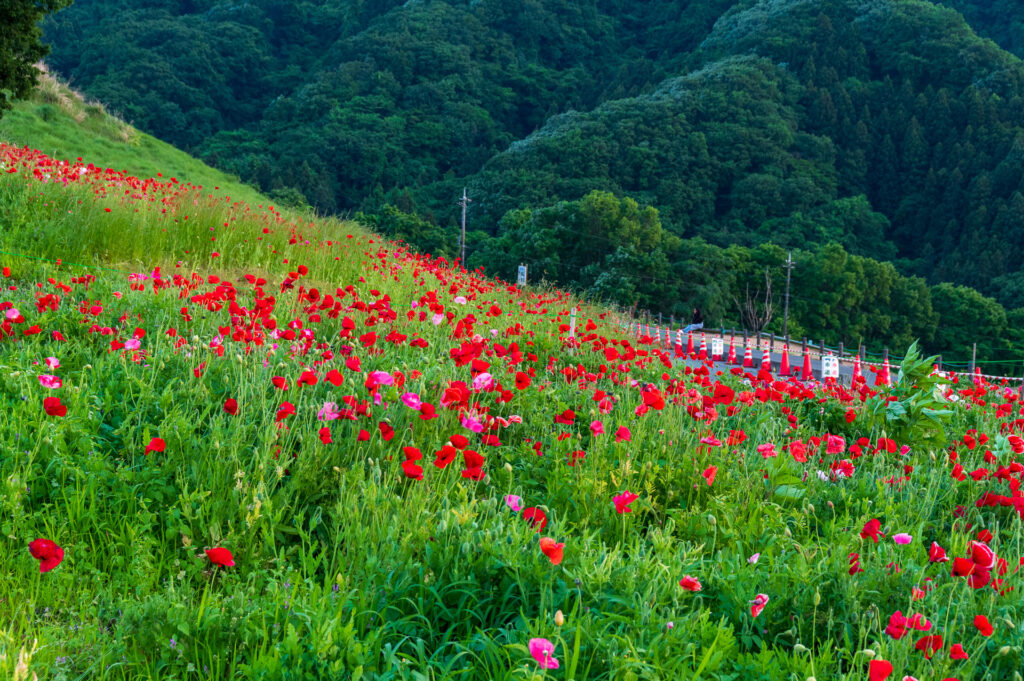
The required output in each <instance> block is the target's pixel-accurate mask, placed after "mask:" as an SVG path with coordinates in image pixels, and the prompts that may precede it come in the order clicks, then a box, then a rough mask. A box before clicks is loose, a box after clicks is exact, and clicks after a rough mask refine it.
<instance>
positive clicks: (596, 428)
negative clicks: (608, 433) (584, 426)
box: [590, 421, 604, 435]
mask: <svg viewBox="0 0 1024 681" xmlns="http://www.w3.org/2000/svg"><path fill="white" fill-rule="evenodd" d="M590 432H591V433H593V434H594V435H604V424H603V423H601V422H600V421H593V422H592V423H591V424H590Z"/></svg>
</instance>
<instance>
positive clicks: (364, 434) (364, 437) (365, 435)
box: [356, 429, 370, 442]
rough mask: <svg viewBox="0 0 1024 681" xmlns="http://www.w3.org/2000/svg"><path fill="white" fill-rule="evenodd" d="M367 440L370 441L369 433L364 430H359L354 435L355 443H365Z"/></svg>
mask: <svg viewBox="0 0 1024 681" xmlns="http://www.w3.org/2000/svg"><path fill="white" fill-rule="evenodd" d="M369 439H370V431H368V430H365V429H360V430H359V434H358V435H356V441H357V442H366V441H367V440H369Z"/></svg>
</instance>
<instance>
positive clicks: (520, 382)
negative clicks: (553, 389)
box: [516, 371, 532, 390]
mask: <svg viewBox="0 0 1024 681" xmlns="http://www.w3.org/2000/svg"><path fill="white" fill-rule="evenodd" d="M531 382H532V380H531V379H530V376H529V375H528V374H526V373H523V372H522V371H517V372H516V390H526V389H527V388H529V387H530V383H531Z"/></svg>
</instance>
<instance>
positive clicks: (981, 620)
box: [974, 615, 992, 636]
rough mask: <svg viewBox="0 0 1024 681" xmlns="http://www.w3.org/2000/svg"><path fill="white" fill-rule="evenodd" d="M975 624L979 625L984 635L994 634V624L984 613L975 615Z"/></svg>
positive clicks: (978, 627)
mask: <svg viewBox="0 0 1024 681" xmlns="http://www.w3.org/2000/svg"><path fill="white" fill-rule="evenodd" d="M974 626H975V627H977V629H978V631H979V632H981V635H982V636H991V635H992V624H991V623H990V622H989V621H988V618H987V617H985V616H984V615H976V616H975V617H974Z"/></svg>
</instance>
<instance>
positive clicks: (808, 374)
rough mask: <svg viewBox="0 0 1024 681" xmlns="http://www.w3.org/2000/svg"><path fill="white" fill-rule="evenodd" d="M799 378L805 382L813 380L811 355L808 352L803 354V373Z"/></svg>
mask: <svg viewBox="0 0 1024 681" xmlns="http://www.w3.org/2000/svg"><path fill="white" fill-rule="evenodd" d="M800 378H802V379H803V380H805V381H813V380H814V372H813V371H812V370H811V353H809V352H805V353H804V372H803V375H802V376H801V377H800Z"/></svg>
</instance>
